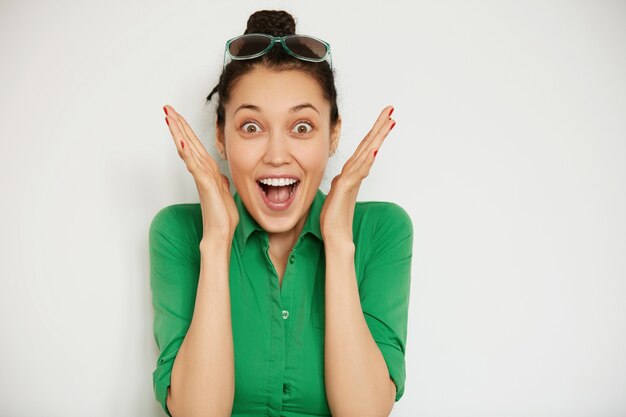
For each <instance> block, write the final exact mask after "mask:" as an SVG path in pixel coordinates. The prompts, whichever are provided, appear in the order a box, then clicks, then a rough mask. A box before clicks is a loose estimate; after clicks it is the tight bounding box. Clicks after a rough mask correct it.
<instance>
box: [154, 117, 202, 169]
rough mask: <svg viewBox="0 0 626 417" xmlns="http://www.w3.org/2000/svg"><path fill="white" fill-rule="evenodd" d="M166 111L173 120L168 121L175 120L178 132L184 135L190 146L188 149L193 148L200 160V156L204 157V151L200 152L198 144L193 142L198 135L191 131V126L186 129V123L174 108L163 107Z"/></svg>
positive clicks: (186, 142)
mask: <svg viewBox="0 0 626 417" xmlns="http://www.w3.org/2000/svg"><path fill="white" fill-rule="evenodd" d="M163 108H164V109H166V112H167V114H168V117H171V119H168V120H172V119H174V120H175V123H176V125H177V126H178V130H179V131H180V132H181V133H182V135H183V137H184V140H185V144H189V145H188V147H189V148H191V150H192V152H193V153H194V154H195V155H196V157H197V158H198V159H201V158H200V155H202V154H203V153H202V151H200V150H199V149H198V146H197V143H196V142H194V141H193V138H195V137H196V135H195V134H194V133H193V131H192V130H191V128H190V127H189V126H187V128H185V123H184V122H183V116H182V115H181V114H180V113H178V112H177V111H176V110H174V108H173V107H172V106H167V105H166V106H163Z"/></svg>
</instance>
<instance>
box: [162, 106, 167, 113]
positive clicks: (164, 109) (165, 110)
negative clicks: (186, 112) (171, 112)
mask: <svg viewBox="0 0 626 417" xmlns="http://www.w3.org/2000/svg"><path fill="white" fill-rule="evenodd" d="M163 111H164V112H165V114H167V109H166V108H165V106H163Z"/></svg>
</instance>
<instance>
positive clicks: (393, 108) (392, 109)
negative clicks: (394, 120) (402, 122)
mask: <svg viewBox="0 0 626 417" xmlns="http://www.w3.org/2000/svg"><path fill="white" fill-rule="evenodd" d="M394 110H395V107H392V108H391V111H390V112H389V117H391V113H393V111H394Z"/></svg>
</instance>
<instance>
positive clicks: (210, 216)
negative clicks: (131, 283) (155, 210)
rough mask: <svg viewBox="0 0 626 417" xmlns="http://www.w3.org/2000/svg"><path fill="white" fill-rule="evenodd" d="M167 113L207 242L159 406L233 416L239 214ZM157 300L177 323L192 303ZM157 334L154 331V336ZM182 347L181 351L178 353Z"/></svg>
mask: <svg viewBox="0 0 626 417" xmlns="http://www.w3.org/2000/svg"><path fill="white" fill-rule="evenodd" d="M163 110H164V111H165V113H166V115H167V116H166V119H165V120H166V122H167V124H168V126H169V129H170V132H171V133H172V138H173V139H174V143H175V145H176V149H177V151H178V155H179V156H180V157H181V158H182V159H183V161H184V162H185V165H186V167H187V170H188V171H189V172H190V173H191V174H192V175H193V178H194V181H195V182H196V186H197V188H198V194H199V197H200V207H201V210H202V233H203V237H202V240H201V241H200V244H199V246H200V256H199V257H200V260H199V263H200V265H199V277H198V274H196V275H195V277H196V280H197V282H196V283H197V285H196V287H195V288H194V289H193V290H194V291H195V303H194V304H195V305H194V307H193V316H192V317H191V319H190V320H189V319H188V320H187V323H188V324H189V326H188V329H185V330H186V334H183V337H184V340H182V343H181V342H180V338H181V333H182V332H181V331H180V330H179V329H178V331H177V332H178V339H177V341H176V343H175V344H172V348H171V349H169V350H168V355H169V358H170V360H171V357H172V356H175V360H174V363H173V366H172V369H171V381H170V379H169V378H170V375H167V373H165V374H164V376H162V377H161V378H162V379H161V384H160V385H159V387H160V388H159V389H160V391H159V395H160V398H161V401H163V396H164V395H167V398H166V401H165V404H164V408H165V411H166V412H167V411H168V409H169V410H170V411H171V412H172V413H173V414H175V415H176V417H191V416H230V415H231V411H232V407H233V400H234V394H235V383H234V381H235V378H234V368H235V366H234V351H233V334H232V324H231V323H232V321H231V306H230V281H229V269H230V252H231V246H232V238H233V234H234V231H235V228H236V226H237V223H238V221H239V214H238V212H237V208H236V206H235V202H234V200H233V197H232V195H231V194H230V187H229V181H228V178H227V177H226V176H225V175H223V174H221V173H220V171H219V167H218V165H217V163H216V162H215V161H214V160H213V158H212V157H211V156H210V155H209V153H208V152H207V151H206V149H204V146H203V145H202V143H201V142H200V140H199V139H198V137H197V136H196V135H195V133H194V132H193V130H192V129H191V127H190V126H189V124H188V123H187V121H186V120H185V118H184V117H183V116H182V115H181V114H179V113H178V112H176V111H175V110H174V109H173V108H172V107H171V106H167V105H166V106H164V107H163ZM185 144H187V146H185ZM194 249H196V248H194ZM174 258H175V259H176V257H174ZM173 262H176V261H173ZM183 264H184V263H183ZM163 276H165V280H169V281H170V282H171V281H172V277H167V274H163ZM181 285H183V283H178V282H174V283H173V284H172V285H170V286H169V287H170V288H174V290H175V291H176V290H177V288H178V287H179V286H181ZM159 298H163V299H167V300H169V302H170V304H171V305H168V304H167V303H166V304H165V305H164V306H163V308H161V309H160V310H159V314H161V315H162V316H163V317H173V319H172V320H171V321H173V322H174V323H176V318H177V317H178V316H179V315H180V311H184V310H185V309H186V308H187V306H186V305H185V304H191V301H194V300H193V299H192V300H189V297H186V298H185V299H184V301H181V297H178V298H177V297H176V293H174V294H169V293H167V292H165V293H163V294H160V297H159ZM181 304H182V305H181ZM188 316H189V312H188V311H187V317H188ZM187 317H185V318H186V319H187ZM189 321H190V323H189ZM184 322H185V321H184V320H183V323H184ZM179 327H180V326H179ZM156 329H157V327H156V326H155V332H156ZM163 332H165V330H163ZM179 343H180V348H179V349H178V350H176V348H177V347H178V346H177V345H178V344H179ZM169 382H171V384H169ZM168 385H171V386H170V387H168V389H167V393H165V392H164V388H163V387H167V386H168Z"/></svg>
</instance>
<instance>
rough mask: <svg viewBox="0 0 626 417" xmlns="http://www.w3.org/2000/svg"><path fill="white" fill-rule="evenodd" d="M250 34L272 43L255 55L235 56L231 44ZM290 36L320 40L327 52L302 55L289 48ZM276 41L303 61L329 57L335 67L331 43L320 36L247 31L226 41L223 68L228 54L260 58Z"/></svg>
mask: <svg viewBox="0 0 626 417" xmlns="http://www.w3.org/2000/svg"><path fill="white" fill-rule="evenodd" d="M249 36H263V37H265V38H268V39H269V40H270V44H269V45H268V46H267V47H266V48H265V49H264V50H262V51H261V52H258V53H256V54H253V55H248V56H246V57H243V58H242V57H235V56H233V55H232V54H231V53H230V44H231V43H233V42H234V41H236V40H238V39H240V38H245V37H249ZM290 38H310V39H314V40H316V41H318V42H321V43H322V44H323V45H324V46H325V47H326V54H325V55H324V56H323V57H322V58H309V57H306V56H302V55H299V54H297V53H295V52H293V51H292V50H291V49H289V47H288V46H287V44H286V43H285V40H287V39H290ZM276 42H278V43H280V45H281V46H282V47H283V49H284V50H285V51H286V52H287V53H288V54H289V55H291V56H293V57H295V58H298V59H301V60H303V61H309V62H322V61H325V60H326V58H329V61H330V62H329V63H330V68H331V70H332V68H333V59H332V55H331V53H330V44H329V43H328V42H326V41H324V40H322V39H320V38H316V37H315V36H311V35H302V34H297V33H296V34H291V35H286V36H272V35H268V34H266V33H246V34H245V35H239V36H235V37H234V38H231V39H229V40H227V41H226V47H225V49H224V65H223V67H222V69H224V68H226V56H227V54H228V56H230V58H231V59H234V60H238V61H241V60H245V59H253V58H258V57H260V56H263V55H265V54H266V53H268V52H269V51H271V50H272V48H273V47H274V45H275V44H276Z"/></svg>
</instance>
